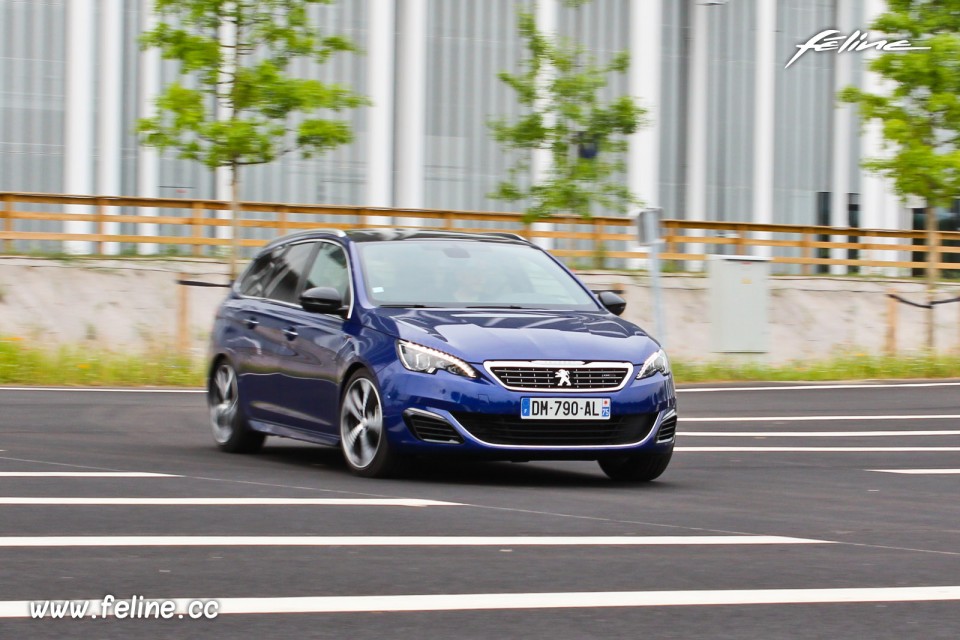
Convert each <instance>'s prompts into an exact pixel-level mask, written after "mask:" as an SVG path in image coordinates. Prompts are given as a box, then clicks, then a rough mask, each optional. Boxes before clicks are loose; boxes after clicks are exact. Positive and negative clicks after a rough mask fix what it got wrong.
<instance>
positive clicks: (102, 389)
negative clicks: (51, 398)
mask: <svg viewBox="0 0 960 640" xmlns="http://www.w3.org/2000/svg"><path fill="white" fill-rule="evenodd" d="M0 391H76V392H78V393H88V392H93V393H206V392H207V390H206V389H139V388H129V389H127V388H123V387H120V388H109V387H0Z"/></svg>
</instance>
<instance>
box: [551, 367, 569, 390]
mask: <svg viewBox="0 0 960 640" xmlns="http://www.w3.org/2000/svg"><path fill="white" fill-rule="evenodd" d="M553 375H554V377H556V378H560V380H559V382H557V386H558V387H562V386H564V385H566V386H568V387H569V386H571V385H570V372H569V371H567V370H566V369H558V370H557V372H556V373H555V374H553Z"/></svg>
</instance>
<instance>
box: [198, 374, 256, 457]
mask: <svg viewBox="0 0 960 640" xmlns="http://www.w3.org/2000/svg"><path fill="white" fill-rule="evenodd" d="M207 404H208V406H209V407H210V427H211V429H212V430H213V439H214V441H216V443H217V446H218V447H220V449H221V450H223V451H227V452H229V453H255V452H256V451H258V450H259V449H260V447H262V446H263V441H264V438H265V437H266V436H264V434H262V433H259V432H257V431H254V430H253V429H251V428H250V425H249V424H248V423H247V418H246V416H244V415H243V411H242V410H241V409H240V386H239V385H238V384H237V372H236V370H234V368H233V365H231V364H230V363H229V362H227V361H226V360H222V361H220V363H219V364H217V368H216V370H215V371H214V373H213V375H212V376H211V377H210V383H209V385H208V388H207Z"/></svg>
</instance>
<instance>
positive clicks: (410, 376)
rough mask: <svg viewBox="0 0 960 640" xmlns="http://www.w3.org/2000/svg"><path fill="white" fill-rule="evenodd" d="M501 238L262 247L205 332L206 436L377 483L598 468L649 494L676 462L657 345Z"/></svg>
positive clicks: (309, 238) (237, 448)
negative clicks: (488, 466)
mask: <svg viewBox="0 0 960 640" xmlns="http://www.w3.org/2000/svg"><path fill="white" fill-rule="evenodd" d="M624 308H625V303H624V301H623V299H622V298H620V297H619V296H617V295H616V294H614V293H612V292H609V291H604V292H600V293H594V292H592V291H591V290H590V289H589V288H587V287H586V286H585V285H584V284H583V283H582V282H581V281H580V280H579V279H578V278H577V277H576V276H575V275H574V274H573V273H571V272H570V271H569V270H567V268H566V267H565V266H564V265H563V264H561V263H560V262H559V261H558V260H556V259H555V258H554V257H553V256H551V255H550V254H549V253H547V252H546V251H544V250H543V249H541V248H539V247H537V246H535V245H533V244H531V243H530V242H528V241H526V240H524V239H523V238H521V237H519V236H515V235H511V234H499V233H487V234H473V233H457V232H442V231H420V230H383V229H377V230H353V231H339V230H317V231H309V232H303V233H297V234H293V235H290V236H286V237H284V238H280V239H278V240H275V241H273V242H271V243H270V244H269V245H267V246H266V247H264V248H263V249H262V250H261V251H260V252H259V253H258V254H257V255H256V257H255V258H254V259H253V261H252V262H251V264H250V265H249V266H248V267H247V269H246V271H245V272H244V273H243V274H242V275H241V277H240V278H238V279H237V281H236V282H235V283H234V284H233V287H232V289H231V291H230V293H229V295H228V296H227V298H226V300H224V302H223V303H222V305H221V306H220V308H219V311H218V313H217V318H216V322H215V326H214V330H213V333H212V343H211V361H210V368H209V385H208V394H207V395H208V403H209V409H210V421H211V426H212V429H213V436H214V439H215V441H216V443H217V445H218V446H219V447H220V448H221V449H223V450H224V451H229V452H254V451H256V450H258V449H259V448H260V447H261V446H262V444H263V442H264V439H265V437H266V436H268V435H269V436H281V437H287V438H296V439H299V440H305V441H309V442H314V443H319V444H323V445H329V446H336V447H340V448H341V450H342V451H343V455H344V459H345V460H346V464H347V466H348V467H349V469H350V470H351V471H353V472H354V473H356V474H358V475H361V476H368V477H382V476H389V475H393V474H396V473H398V472H399V471H400V470H401V469H403V468H404V467H405V466H407V465H408V464H409V463H410V462H411V461H412V460H415V459H417V458H422V457H424V456H430V455H446V456H451V455H463V456H475V457H483V458H488V459H497V460H513V461H528V460H596V461H598V462H599V464H600V467H601V469H602V470H603V471H604V472H605V473H606V474H607V475H608V476H609V477H611V478H613V479H615V480H623V481H648V480H652V479H654V478H657V477H658V476H660V475H661V474H662V473H663V471H664V470H665V469H666V468H667V465H668V464H669V462H670V458H671V455H672V454H673V446H674V440H675V432H676V425H677V409H676V407H677V405H676V393H675V389H674V383H673V377H672V375H671V372H670V365H669V361H668V359H667V356H666V354H665V353H664V352H663V350H662V349H661V348H660V345H659V344H658V343H657V342H656V341H655V340H654V339H653V338H651V337H650V336H648V335H647V334H646V333H645V332H644V331H643V330H642V329H640V328H639V327H637V326H635V325H633V324H631V323H629V322H626V321H624V320H623V319H621V318H619V317H618V316H619V315H620V314H621V313H622V312H623V310H624Z"/></svg>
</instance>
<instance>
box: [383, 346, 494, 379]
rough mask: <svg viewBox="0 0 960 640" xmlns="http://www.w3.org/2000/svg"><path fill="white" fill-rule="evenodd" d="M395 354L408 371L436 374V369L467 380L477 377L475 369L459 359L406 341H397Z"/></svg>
mask: <svg viewBox="0 0 960 640" xmlns="http://www.w3.org/2000/svg"><path fill="white" fill-rule="evenodd" d="M397 352H398V353H399V354H400V362H401V363H403V366H405V367H406V368H407V369H410V371H420V372H422V373H436V371H437V369H443V370H444V371H448V372H450V373H452V374H454V375H458V376H466V377H467V378H476V377H477V375H478V374H477V370H476V369H474V368H473V367H471V366H470V365H469V364H467V363H466V362H464V361H463V360H461V359H460V358H455V357H453V356H451V355H450V354H449V353H444V352H443V351H437V350H436V349H431V348H430V347H424V346H422V345H419V344H414V343H412V342H407V341H406V340H398V341H397Z"/></svg>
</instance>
